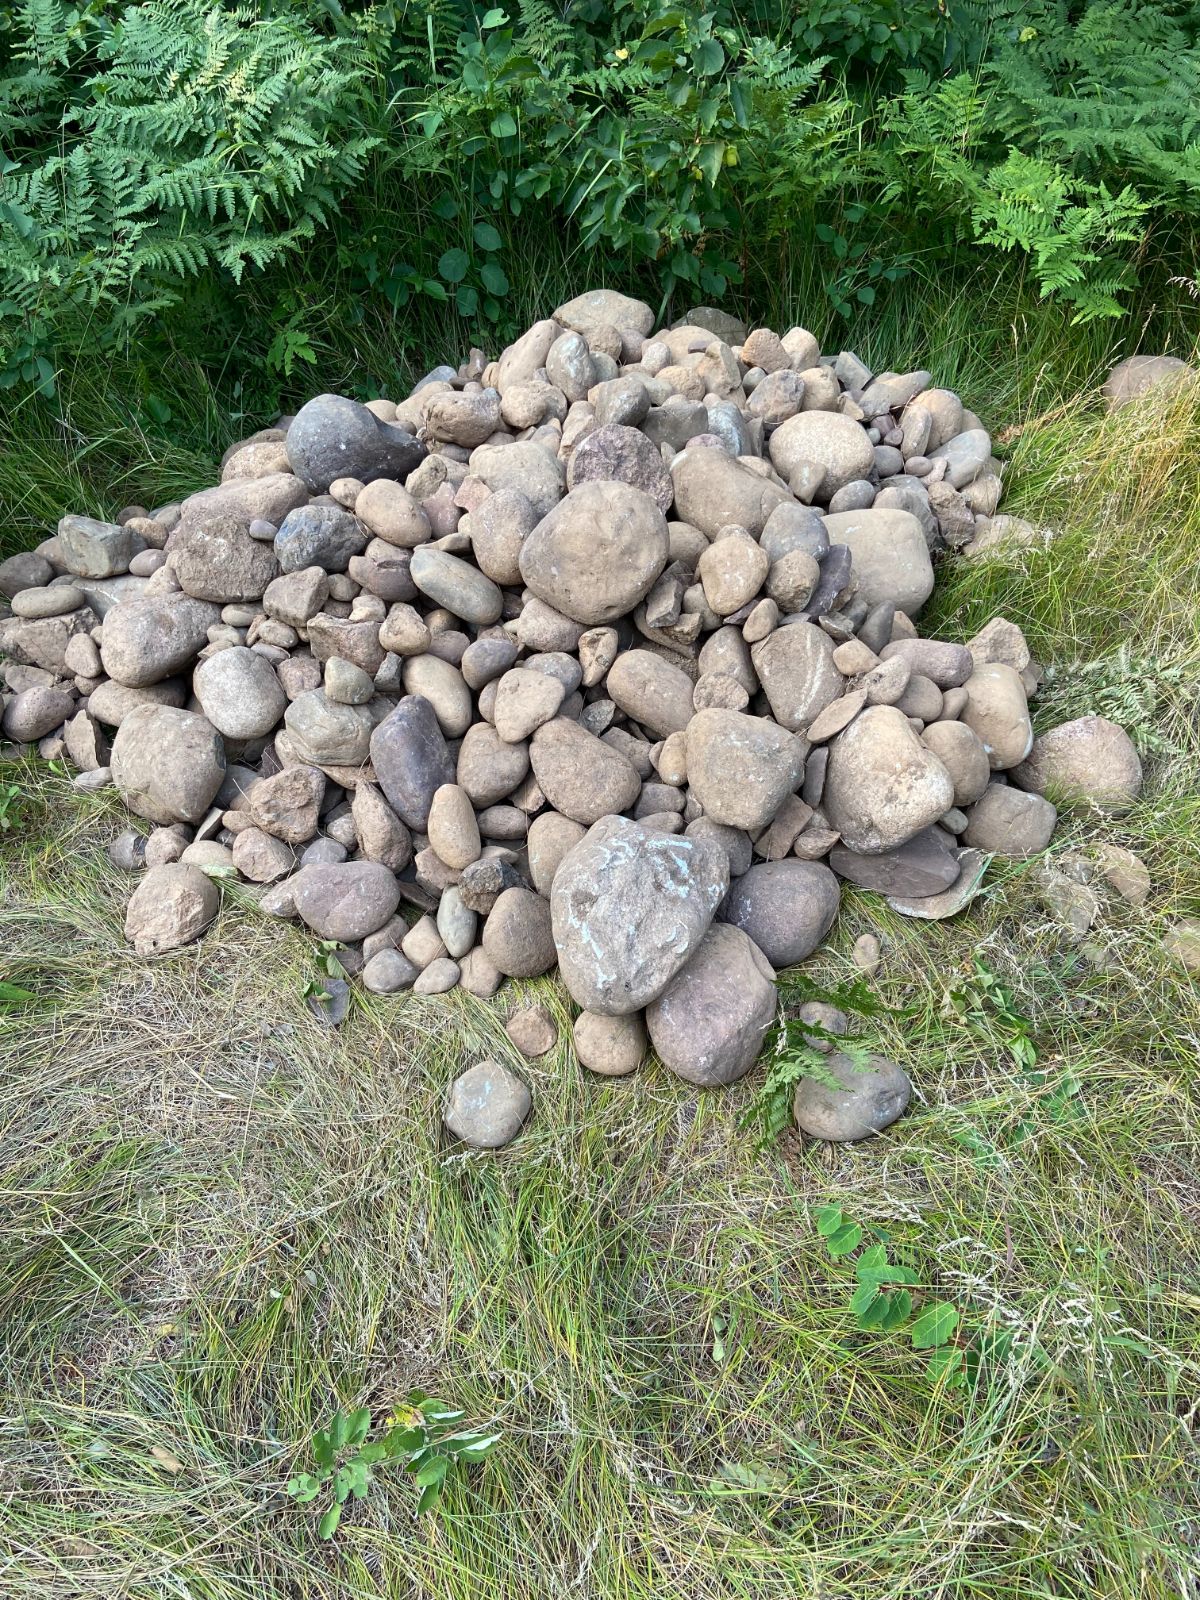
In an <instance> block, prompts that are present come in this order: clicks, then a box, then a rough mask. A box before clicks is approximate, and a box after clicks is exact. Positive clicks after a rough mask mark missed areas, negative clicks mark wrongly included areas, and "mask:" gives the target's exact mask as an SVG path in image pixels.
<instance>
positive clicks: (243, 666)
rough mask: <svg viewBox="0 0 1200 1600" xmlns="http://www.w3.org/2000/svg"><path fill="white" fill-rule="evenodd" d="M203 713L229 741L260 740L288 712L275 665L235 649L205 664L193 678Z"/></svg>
mask: <svg viewBox="0 0 1200 1600" xmlns="http://www.w3.org/2000/svg"><path fill="white" fill-rule="evenodd" d="M192 688H193V689H194V691H195V694H196V698H197V700H199V702H200V709H201V710H202V711H203V712H204V715H205V716H206V717H207V718H208V720H209V721H210V722H211V723H212V725H213V727H214V728H215V729H216V730H217V732H218V733H221V734H224V736H225V737H226V738H227V739H258V738H261V737H262V736H263V735H264V734H267V733H270V731H271V729H272V728H273V727H274V726H275V724H276V723H277V722H278V721H279V720H280V718H281V717H282V716H283V714H284V711H285V710H286V709H287V703H288V700H287V696H286V695H285V694H284V692H283V689H282V688H281V686H280V683H279V679H278V678H277V677H276V676H275V669H274V668H273V667H272V666H271V663H270V662H269V661H268V660H267V659H266V658H265V656H261V655H259V654H258V652H257V651H255V650H247V649H246V648H245V646H243V645H235V646H234V647H233V648H232V649H229V650H219V651H218V652H217V654H216V655H215V656H209V657H208V659H207V660H206V661H201V662H200V664H199V665H198V666H197V668H196V671H195V673H194V674H193V676H192Z"/></svg>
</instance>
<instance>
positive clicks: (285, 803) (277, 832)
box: [247, 767, 325, 845]
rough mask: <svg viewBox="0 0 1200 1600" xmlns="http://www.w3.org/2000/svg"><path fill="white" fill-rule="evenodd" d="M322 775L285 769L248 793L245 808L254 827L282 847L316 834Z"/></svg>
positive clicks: (309, 770) (310, 770)
mask: <svg viewBox="0 0 1200 1600" xmlns="http://www.w3.org/2000/svg"><path fill="white" fill-rule="evenodd" d="M324 797H325V774H324V773H323V772H319V771H318V770H317V769H316V768H315V767H287V768H285V770H284V771H283V772H279V773H276V774H275V776H274V777H271V778H263V779H261V780H260V781H259V782H258V783H256V784H254V786H253V787H252V788H251V790H250V794H249V799H248V803H247V809H248V810H249V813H250V817H251V819H252V821H253V822H254V825H255V826H256V827H258V828H261V829H262V830H263V832H264V833H269V834H271V835H273V836H274V837H275V838H276V839H282V840H283V842H284V843H285V844H291V845H301V844H305V843H307V841H308V840H309V839H311V838H312V837H313V835H314V834H315V833H316V831H317V820H318V816H319V814H320V809H321V802H322V800H323V799H324Z"/></svg>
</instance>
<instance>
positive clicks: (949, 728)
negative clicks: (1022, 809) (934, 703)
mask: <svg viewBox="0 0 1200 1600" xmlns="http://www.w3.org/2000/svg"><path fill="white" fill-rule="evenodd" d="M906 714H907V713H906ZM921 743H922V744H923V745H924V746H925V748H926V749H927V750H931V751H932V752H933V754H934V755H935V756H936V757H937V758H938V760H939V761H940V762H941V763H942V765H943V766H944V767H945V769H946V771H947V772H948V773H949V774H950V781H951V783H953V785H954V804H955V805H956V806H969V805H972V804H973V803H974V802H975V801H976V800H978V799H979V797H980V795H981V794H983V792H984V790H985V789H986V788H987V786H988V781H989V779H990V778H991V773H992V767H991V762H990V761H989V759H988V753H987V750H986V749H985V748H984V744H983V740H982V739H980V737H979V735H978V734H977V733H976V732H975V731H974V730H973V729H972V728H968V727H967V725H966V723H965V722H955V721H949V722H931V723H930V724H929V726H928V727H927V728H926V729H925V730H924V731H923V732H922V734H921Z"/></svg>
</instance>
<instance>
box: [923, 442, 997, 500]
mask: <svg viewBox="0 0 1200 1600" xmlns="http://www.w3.org/2000/svg"><path fill="white" fill-rule="evenodd" d="M927 454H928V457H929V459H930V461H933V462H935V463H936V462H938V461H944V462H945V463H946V477H945V481H946V482H947V483H948V484H949V485H950V486H951V488H953V489H962V488H965V487H966V485H967V484H969V483H973V482H974V481H975V479H976V478H977V477H978V476H979V474H980V473H981V472H982V471H983V470H984V468H985V467H986V466H987V464H988V462H989V461H990V460H991V459H992V441H991V439H990V438H989V437H988V435H987V433H986V431H985V430H984V429H983V428H968V429H967V430H966V431H965V432H963V433H956V434H955V435H954V437H953V438H952V439H947V440H946V443H945V444H944V445H942V446H940V448H939V449H937V450H930V451H927Z"/></svg>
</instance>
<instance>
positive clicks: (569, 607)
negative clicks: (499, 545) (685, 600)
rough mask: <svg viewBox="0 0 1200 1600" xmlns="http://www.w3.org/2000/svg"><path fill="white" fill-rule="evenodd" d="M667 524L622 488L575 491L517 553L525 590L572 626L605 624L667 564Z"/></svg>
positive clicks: (604, 485) (588, 486)
mask: <svg viewBox="0 0 1200 1600" xmlns="http://www.w3.org/2000/svg"><path fill="white" fill-rule="evenodd" d="M667 549H668V538H667V523H666V519H665V517H664V516H663V514H662V512H661V510H660V509H659V507H658V506H657V505H656V504H655V502H654V501H653V500H651V498H650V497H649V495H647V494H645V493H643V492H642V490H640V489H635V488H633V487H632V486H631V485H629V484H626V483H617V482H612V481H596V482H591V483H583V484H580V485H579V487H578V488H577V489H573V490H572V491H571V493H570V494H568V495H567V496H566V498H565V499H564V500H563V501H561V503H560V504H558V505H556V506H555V507H554V509H553V510H552V511H551V512H550V513H549V514H548V515H547V516H544V517H543V518H542V520H541V521H540V522H539V523H538V524H537V526H536V527H535V528H534V529H533V530H532V532H531V533H530V534H529V536H528V537H527V538H526V540H525V542H524V543H523V544H522V546H521V552H520V568H521V576H522V578H523V579H524V580H525V583H526V584H527V585H528V587H529V588H530V589H531V590H532V591H533V593H534V594H535V595H536V596H537V597H538V598H539V599H540V600H544V601H545V602H546V604H547V605H550V606H553V607H554V609H555V610H556V611H559V612H561V613H562V614H563V615H564V616H567V617H570V618H571V619H572V620H573V621H575V622H582V623H585V624H592V623H598V622H611V621H613V620H614V619H616V618H617V617H622V616H624V615H625V614H626V613H627V612H629V611H632V610H633V608H634V606H636V605H637V603H638V601H639V600H642V599H644V598H645V596H646V595H647V594H648V593H649V591H650V589H651V587H652V586H653V584H654V581H655V579H656V578H657V577H658V575H659V573H660V572H661V571H662V570H663V568H664V567H665V566H666V564H667Z"/></svg>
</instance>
